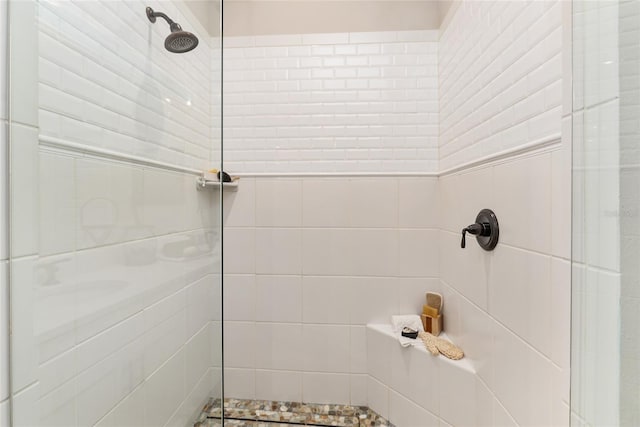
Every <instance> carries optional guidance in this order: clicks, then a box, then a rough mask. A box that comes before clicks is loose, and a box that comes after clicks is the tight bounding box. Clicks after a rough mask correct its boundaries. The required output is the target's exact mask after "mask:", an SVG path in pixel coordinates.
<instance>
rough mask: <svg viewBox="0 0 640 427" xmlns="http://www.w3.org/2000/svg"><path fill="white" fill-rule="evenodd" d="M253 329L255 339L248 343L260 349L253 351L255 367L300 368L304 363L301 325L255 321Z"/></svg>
mask: <svg viewBox="0 0 640 427" xmlns="http://www.w3.org/2000/svg"><path fill="white" fill-rule="evenodd" d="M255 331H256V332H255V333H256V335H255V340H252V341H251V342H250V343H249V344H248V345H249V346H250V347H255V346H258V348H261V349H262V350H261V351H260V352H257V353H255V360H256V361H255V367H256V368H258V369H281V370H292V371H299V370H302V367H303V365H304V360H303V357H302V356H303V353H304V348H303V336H302V325H300V324H291V323H289V324H288V323H256V325H255ZM243 339H244V338H243ZM249 351H250V350H249Z"/></svg>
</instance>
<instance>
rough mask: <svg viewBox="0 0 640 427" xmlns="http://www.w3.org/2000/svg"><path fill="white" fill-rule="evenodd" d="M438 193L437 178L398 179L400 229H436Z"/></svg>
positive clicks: (438, 224)
mask: <svg viewBox="0 0 640 427" xmlns="http://www.w3.org/2000/svg"><path fill="white" fill-rule="evenodd" d="M438 193H439V186H438V179H437V178H399V179H398V225H399V226H400V227H402V228H438V227H439V226H440V223H439V220H440V197H439V194H438Z"/></svg>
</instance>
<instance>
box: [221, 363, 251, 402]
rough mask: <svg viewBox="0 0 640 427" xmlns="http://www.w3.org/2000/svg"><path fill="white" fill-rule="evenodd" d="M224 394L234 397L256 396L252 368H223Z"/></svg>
mask: <svg viewBox="0 0 640 427" xmlns="http://www.w3.org/2000/svg"><path fill="white" fill-rule="evenodd" d="M224 395H225V397H230V398H236V399H255V398H256V375H255V370H254V369H238V368H225V369H224Z"/></svg>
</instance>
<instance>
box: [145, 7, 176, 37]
mask: <svg viewBox="0 0 640 427" xmlns="http://www.w3.org/2000/svg"><path fill="white" fill-rule="evenodd" d="M158 16H159V17H160V18H162V19H164V20H165V21H167V24H169V28H170V29H171V31H182V27H181V26H180V24H178V23H176V22H174V21H173V19H171V18H169V17H168V16H167V15H165V14H164V13H162V12H156V11H154V10H153V9H152V8H150V7H147V18H149V21H151V22H153V23H155V22H156V18H157V17H158Z"/></svg>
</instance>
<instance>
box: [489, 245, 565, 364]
mask: <svg viewBox="0 0 640 427" xmlns="http://www.w3.org/2000/svg"><path fill="white" fill-rule="evenodd" d="M491 261H492V276H491V283H490V285H489V313H490V314H491V315H492V316H494V317H495V318H496V319H497V320H499V321H500V322H502V324H503V325H505V326H507V327H508V328H509V329H511V330H512V331H514V332H515V333H517V334H518V336H520V337H522V338H523V339H524V340H526V341H527V342H529V343H530V344H531V345H533V346H534V347H535V348H537V349H538V350H539V351H541V352H542V353H544V354H546V355H547V356H548V355H550V352H551V331H552V328H553V327H554V325H553V323H552V317H551V304H549V302H550V301H552V299H551V295H552V293H551V288H552V282H551V258H550V257H548V256H542V255H539V254H535V253H533V252H528V251H523V250H519V249H514V248H511V247H509V246H506V245H501V247H499V248H496V250H495V256H494V257H493V259H492V260H491Z"/></svg>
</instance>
